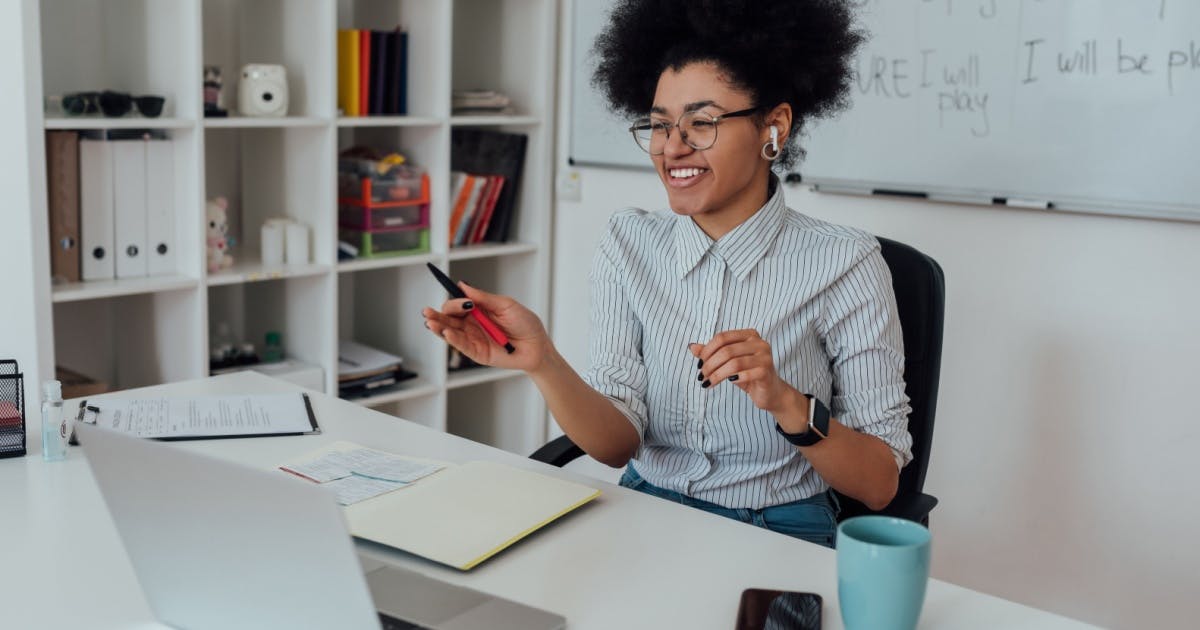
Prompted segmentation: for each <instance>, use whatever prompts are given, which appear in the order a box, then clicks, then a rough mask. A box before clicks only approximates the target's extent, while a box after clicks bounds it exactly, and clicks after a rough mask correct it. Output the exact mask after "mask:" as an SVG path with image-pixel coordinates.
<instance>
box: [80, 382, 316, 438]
mask: <svg viewBox="0 0 1200 630" xmlns="http://www.w3.org/2000/svg"><path fill="white" fill-rule="evenodd" d="M185 415H186V419H185V418H184V416H185ZM75 421H76V422H77V423H78V422H85V423H88V424H98V425H101V426H105V427H107V428H110V429H116V430H118V431H121V432H123V433H127V434H130V435H137V436H139V437H145V438H150V439H156V440H162V441H182V440H211V439H231V438H253V437H273V436H287V435H314V434H320V433H321V427H320V425H319V424H318V423H317V416H316V414H315V413H313V407H312V400H311V399H309V397H308V394H306V393H288V394H264V395H241V396H198V397H192V398H105V399H103V400H94V399H93V400H92V401H91V402H89V400H88V399H84V400H80V401H79V409H78V412H77V414H76V416H75ZM70 443H71V444H78V441H77V440H76V439H75V432H74V431H72V432H71V441H70Z"/></svg>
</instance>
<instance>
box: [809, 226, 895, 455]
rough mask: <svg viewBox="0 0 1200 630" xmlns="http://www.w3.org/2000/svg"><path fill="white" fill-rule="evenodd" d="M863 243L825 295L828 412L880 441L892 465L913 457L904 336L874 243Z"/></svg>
mask: <svg viewBox="0 0 1200 630" xmlns="http://www.w3.org/2000/svg"><path fill="white" fill-rule="evenodd" d="M872 243H873V244H874V247H871V246H869V245H864V246H863V247H864V249H865V251H864V252H862V255H861V257H860V259H859V260H858V262H857V263H855V264H854V265H853V266H852V267H851V268H850V269H849V271H847V272H846V273H845V274H844V275H842V276H841V277H840V278H839V279H838V280H837V281H835V282H834V284H833V285H832V286H830V288H829V290H828V291H827V292H826V293H825V295H826V299H827V303H826V308H827V310H826V318H825V323H826V331H825V344H826V348H827V350H828V351H829V355H830V357H831V366H832V368H833V390H834V396H833V400H832V404H831V405H830V408H831V411H832V413H833V416H834V417H835V418H837V419H838V421H839V422H841V423H842V424H844V425H846V426H848V427H850V428H852V429H854V430H856V431H858V432H860V433H864V434H866V435H873V436H875V437H877V438H879V439H881V440H883V441H884V442H885V443H886V444H887V445H888V446H889V447H890V448H891V449H892V454H893V456H894V457H895V460H896V465H897V466H898V467H900V468H903V467H904V466H905V465H907V464H908V462H909V461H911V460H912V436H911V435H910V434H909V432H908V414H909V412H910V411H911V409H910V408H909V405H908V395H907V394H905V393H904V337H903V335H902V334H901V331H900V319H899V315H898V314H897V309H896V296H895V294H894V293H893V291H892V276H891V272H890V271H889V270H888V267H887V263H886V262H885V261H884V260H883V255H882V254H881V253H880V250H879V245H878V244H877V243H874V241H873V239H872Z"/></svg>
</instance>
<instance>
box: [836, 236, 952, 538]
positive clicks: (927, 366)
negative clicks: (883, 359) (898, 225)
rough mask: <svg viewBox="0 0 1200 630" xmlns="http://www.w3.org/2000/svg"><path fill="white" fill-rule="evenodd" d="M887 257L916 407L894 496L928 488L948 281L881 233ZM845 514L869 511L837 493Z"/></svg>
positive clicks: (917, 253) (915, 253) (910, 393)
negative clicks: (910, 455)
mask: <svg viewBox="0 0 1200 630" xmlns="http://www.w3.org/2000/svg"><path fill="white" fill-rule="evenodd" d="M879 245H880V247H881V248H882V254H883V259H884V261H886V262H887V265H888V269H890V270H891V273H892V289H893V291H895V293H896V307H897V310H898V311H899V315H900V326H901V328H903V331H904V381H905V392H906V393H907V394H908V398H909V406H910V407H912V412H911V413H910V414H909V416H908V432H909V433H910V434H912V439H913V446H912V452H913V460H912V462H911V463H909V465H908V466H905V467H904V470H901V471H900V483H899V487H898V488H897V490H896V500H897V501H899V500H901V499H902V498H903V497H912V496H915V495H919V494H920V493H921V491H922V490H923V489H924V487H925V472H926V470H928V468H929V452H930V446H931V445H932V442H933V419H934V414H935V412H936V411H937V394H938V379H939V376H940V374H941V368H942V323H943V316H944V312H945V307H946V281H945V275H944V274H943V273H942V268H941V266H939V265H938V264H937V261H935V260H934V259H932V258H930V257H929V256H926V255H925V254H922V253H921V252H920V251H918V250H917V249H916V248H913V247H910V246H908V245H905V244H904V243H898V242H896V241H893V240H890V239H886V238H879ZM838 498H839V499H840V500H841V502H842V506H843V510H842V515H841V517H842V518H846V517H849V516H855V515H856V514H860V513H867V512H869V510H867V509H866V508H865V506H862V505H861V504H860V503H858V502H857V501H853V500H851V499H849V498H847V497H844V496H841V495H839V497H838Z"/></svg>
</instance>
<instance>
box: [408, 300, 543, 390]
mask: <svg viewBox="0 0 1200 630" xmlns="http://www.w3.org/2000/svg"><path fill="white" fill-rule="evenodd" d="M458 286H459V287H460V288H461V289H462V290H463V292H464V293H466V294H467V297H466V299H453V300H447V301H446V302H445V303H444V304H442V310H441V311H437V310H434V309H432V308H428V307H426V308H424V309H422V310H421V314H422V315H423V316H425V327H426V328H428V329H429V330H431V331H432V332H433V334H435V335H437V336H439V337H441V338H442V339H444V340H445V341H446V343H448V344H450V345H451V346H453V347H455V348H457V349H458V351H459V352H461V353H463V354H464V355H466V356H467V357H468V358H469V359H471V360H472V361H474V362H476V363H479V364H480V365H488V366H492V367H498V368H508V369H514V370H523V371H525V372H531V371H533V370H536V369H537V368H538V367H540V366H541V365H542V362H543V361H544V360H545V358H546V356H547V354H548V352H549V350H550V347H551V342H550V336H549V335H548V334H547V333H546V327H545V326H544V325H542V320H541V319H539V318H538V316H537V315H535V314H534V313H533V311H531V310H529V309H527V308H525V307H524V306H522V305H521V304H520V303H519V302H517V301H516V300H514V299H512V298H510V297H508V296H504V295H495V294H492V293H488V292H486V291H481V290H479V289H476V288H475V287H472V286H470V285H468V284H467V283H465V282H459V283H458ZM468 304H470V305H471V306H470V308H468V307H467V306H466V305H468ZM472 309H481V310H482V311H483V312H484V313H485V314H487V315H488V317H490V318H491V320H492V321H493V322H495V324H496V326H497V327H499V328H500V330H502V331H504V334H505V335H506V336H508V341H509V343H511V344H512V345H513V347H514V348H516V350H515V351H514V352H513V353H512V354H509V353H508V352H507V351H506V350H505V349H504V347H503V346H501V345H500V344H497V343H496V342H495V341H492V338H491V337H489V336H488V335H487V333H486V332H484V330H483V327H482V326H480V324H479V322H477V321H475V318H474V317H472V316H471V310H472Z"/></svg>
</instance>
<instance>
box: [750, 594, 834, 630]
mask: <svg viewBox="0 0 1200 630" xmlns="http://www.w3.org/2000/svg"><path fill="white" fill-rule="evenodd" d="M821 604H822V601H821V596H820V595H817V594H816V593H797V592H795V591H773V590H769V589H765V588H748V589H746V590H744V591H742V603H741V604H739V605H738V616H737V630H785V629H786V630H821Z"/></svg>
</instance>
